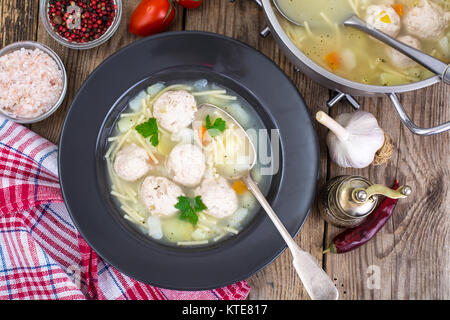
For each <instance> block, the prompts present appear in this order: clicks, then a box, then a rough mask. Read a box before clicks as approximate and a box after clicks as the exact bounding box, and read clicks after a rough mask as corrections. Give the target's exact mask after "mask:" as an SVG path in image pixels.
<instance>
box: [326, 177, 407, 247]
mask: <svg viewBox="0 0 450 320" xmlns="http://www.w3.org/2000/svg"><path fill="white" fill-rule="evenodd" d="M398 187H399V184H398V180H395V183H394V185H393V186H392V189H394V190H397V189H398ZM397 201H398V200H397V199H391V198H386V199H384V200H383V201H382V202H381V203H380V204H379V206H378V207H377V208H376V209H375V211H374V212H372V213H371V214H370V215H369V216H368V217H367V218H366V220H364V222H363V223H362V224H360V225H358V226H356V227H353V228H349V229H347V230H345V231H343V232H341V233H340V234H338V235H337V236H336V237H334V239H333V241H332V242H331V244H330V245H329V247H328V248H327V249H326V250H325V251H324V253H327V252H331V253H344V252H348V251H351V250H353V249H356V248H358V247H360V246H362V245H363V244H365V243H366V242H367V241H369V240H370V239H372V238H373V237H374V236H375V235H376V234H377V232H378V231H379V230H380V229H381V228H382V227H383V226H384V224H385V223H386V221H388V220H389V218H390V217H391V216H392V212H394V209H395V206H396V205H397Z"/></svg>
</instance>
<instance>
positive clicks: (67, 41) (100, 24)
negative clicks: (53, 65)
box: [39, 0, 122, 49]
mask: <svg viewBox="0 0 450 320" xmlns="http://www.w3.org/2000/svg"><path fill="white" fill-rule="evenodd" d="M39 9H40V13H41V20H42V23H43V24H44V27H45V29H46V30H47V32H48V33H49V34H50V36H51V37H52V38H53V39H55V40H56V41H57V42H58V43H60V44H62V45H63V46H66V47H68V48H71V49H91V48H94V47H97V46H99V45H101V44H103V43H105V42H106V41H108V40H109V38H111V37H112V35H113V34H114V33H115V32H116V30H117V28H118V27H119V24H120V20H121V17H122V0H40V8H39Z"/></svg>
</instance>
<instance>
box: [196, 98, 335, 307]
mask: <svg viewBox="0 0 450 320" xmlns="http://www.w3.org/2000/svg"><path fill="white" fill-rule="evenodd" d="M207 115H210V117H211V118H213V117H216V116H220V117H221V118H222V119H224V120H225V121H226V123H227V128H228V127H229V126H230V124H234V126H235V128H236V129H237V130H239V135H242V137H243V139H245V143H244V144H245V145H246V146H248V147H249V148H247V149H248V151H247V154H246V156H248V159H249V165H248V167H247V168H246V170H232V172H233V173H232V174H230V171H222V172H220V170H218V169H217V167H216V170H217V171H218V173H219V174H220V175H222V176H224V177H225V178H228V179H231V180H235V179H243V180H244V182H245V183H246V185H247V187H248V189H249V190H250V191H251V192H252V193H253V195H254V196H255V197H256V199H257V200H258V201H259V203H260V204H261V206H262V207H263V208H264V210H265V211H266V213H267V215H268V216H269V218H270V219H271V220H272V222H273V224H274V225H275V227H276V228H277V229H278V231H279V232H280V234H281V236H282V237H283V239H284V241H285V242H286V244H287V245H288V247H289V249H290V251H291V253H292V256H293V258H294V259H293V265H294V267H295V270H296V271H297V274H298V275H299V276H300V279H301V281H302V282H303V285H304V286H305V289H306V291H307V292H308V294H309V296H310V297H311V299H313V300H336V299H338V297H339V293H338V291H337V289H336V287H335V285H334V283H333V281H331V279H330V277H329V276H328V275H327V274H326V272H325V271H324V270H323V269H322V268H321V267H320V266H319V265H318V264H317V262H316V260H315V259H314V257H313V256H312V255H310V254H309V253H307V252H305V251H303V250H302V249H300V248H299V246H298V245H297V244H296V243H295V241H294V240H293V239H292V237H291V235H290V234H289V232H288V231H287V230H286V228H285V227H284V225H283V223H282V222H281V220H280V219H279V218H278V216H277V215H276V213H275V212H274V211H273V209H272V207H271V206H270V204H269V203H268V202H267V200H266V198H265V197H264V195H263V194H262V192H261V190H260V189H259V187H258V185H257V184H256V183H255V181H254V180H253V179H252V177H251V175H250V171H251V170H252V168H253V167H254V166H255V164H256V150H255V146H254V145H253V143H252V141H251V140H250V137H249V136H248V135H247V133H246V132H245V130H244V129H243V128H242V126H241V125H240V124H239V123H238V122H237V121H236V120H235V119H234V118H233V117H232V116H231V115H230V114H228V113H227V112H226V111H224V110H222V109H220V108H219V107H217V106H214V105H212V104H202V105H200V106H199V108H198V111H197V113H196V115H195V121H194V125H193V128H194V130H195V132H199V131H198V129H199V128H201V125H202V123H203V121H204V120H205V118H206V116H207Z"/></svg>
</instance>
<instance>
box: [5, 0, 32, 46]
mask: <svg viewBox="0 0 450 320" xmlns="http://www.w3.org/2000/svg"><path fill="white" fill-rule="evenodd" d="M38 10H39V1H16V0H0V47H4V46H6V45H8V44H11V43H13V42H16V41H23V40H36V31H37V25H38Z"/></svg>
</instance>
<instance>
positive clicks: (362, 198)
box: [319, 176, 412, 228]
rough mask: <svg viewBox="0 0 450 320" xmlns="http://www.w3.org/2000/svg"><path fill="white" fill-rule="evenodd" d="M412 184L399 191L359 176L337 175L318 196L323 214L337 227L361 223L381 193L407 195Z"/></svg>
mask: <svg viewBox="0 0 450 320" xmlns="http://www.w3.org/2000/svg"><path fill="white" fill-rule="evenodd" d="M411 191H412V189H411V187H409V186H406V185H405V186H401V187H400V188H398V189H397V190H392V189H391V188H389V187H386V186H384V185H380V184H373V183H372V182H370V181H369V180H367V179H366V178H364V177H360V176H338V177H335V178H333V179H331V180H330V181H328V182H327V184H326V185H325V187H324V188H323V190H322V192H321V194H320V197H319V211H320V214H321V216H322V217H323V218H324V219H325V220H326V221H327V222H329V223H331V224H333V225H335V226H337V227H344V228H348V227H354V226H357V225H358V224H360V223H361V222H362V221H363V220H364V219H365V218H366V217H367V216H368V215H369V214H370V213H371V212H372V211H373V210H374V209H375V207H376V206H377V203H378V199H379V196H380V195H382V196H385V197H388V198H392V199H401V198H406V197H407V196H409V195H410V194H411Z"/></svg>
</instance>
